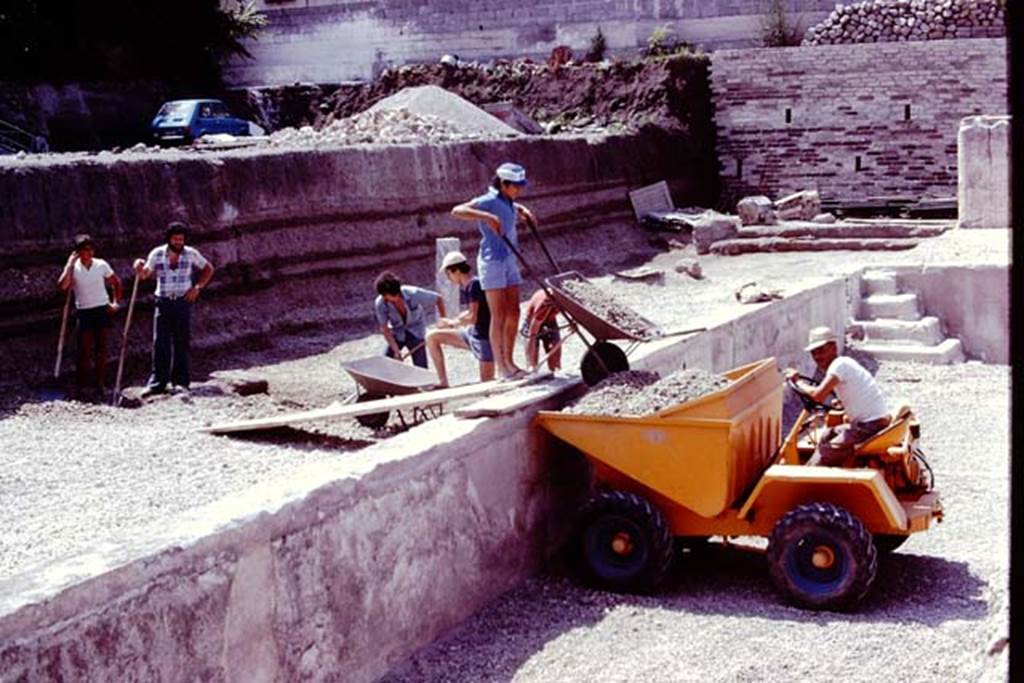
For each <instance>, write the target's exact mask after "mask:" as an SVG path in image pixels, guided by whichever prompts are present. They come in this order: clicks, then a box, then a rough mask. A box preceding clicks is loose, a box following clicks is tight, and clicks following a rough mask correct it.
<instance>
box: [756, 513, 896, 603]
mask: <svg viewBox="0 0 1024 683" xmlns="http://www.w3.org/2000/svg"><path fill="white" fill-rule="evenodd" d="M768 569H769V573H770V574H771V578H772V581H773V582H774V584H775V587H776V588H777V589H778V590H779V591H780V592H781V593H783V594H784V595H785V596H786V597H787V598H789V600H791V601H792V602H793V603H795V604H797V605H799V606H801V607H806V608H809V609H826V610H844V609H850V608H852V607H853V606H854V605H856V604H857V602H859V601H860V599H861V598H863V597H864V595H866V594H867V592H868V590H869V589H870V588H871V584H872V583H873V582H874V580H875V573H876V572H877V569H878V553H877V551H876V549H875V544H874V541H873V540H872V538H871V534H870V533H868V531H867V529H865V528H864V525H863V524H861V522H860V520H858V519H857V518H856V517H854V516H853V515H851V514H850V513H849V512H847V511H846V510H844V509H843V508H841V507H839V506H837V505H832V504H831V503H811V504H809V505H801V506H799V507H797V508H795V509H793V510H791V511H790V512H787V513H786V515H785V516H784V517H783V518H782V519H780V520H779V521H778V523H777V524H776V525H775V528H774V529H773V530H772V535H771V539H770V540H769V542H768Z"/></svg>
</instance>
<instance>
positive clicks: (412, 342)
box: [384, 332, 427, 368]
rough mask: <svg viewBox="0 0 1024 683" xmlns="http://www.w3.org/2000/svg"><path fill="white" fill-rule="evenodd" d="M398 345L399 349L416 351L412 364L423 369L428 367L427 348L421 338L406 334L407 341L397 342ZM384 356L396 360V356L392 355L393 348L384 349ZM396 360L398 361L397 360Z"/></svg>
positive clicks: (413, 353) (413, 354)
mask: <svg viewBox="0 0 1024 683" xmlns="http://www.w3.org/2000/svg"><path fill="white" fill-rule="evenodd" d="M395 342H396V343H397V344H398V348H399V349H410V350H411V349H416V350H415V351H413V352H412V363H413V365H418V366H420V367H421V368H425V367H427V347H426V346H424V345H423V340H422V339H420V338H419V337H416V336H414V335H411V334H409V333H408V332H406V333H405V339H403V340H402V341H399V340H397V339H396V340H395ZM417 346H418V347H419V348H418V349H417V348H416V347H417ZM384 355H385V356H387V357H388V358H395V354H393V353H391V347H390V346H386V347H384ZM395 360H398V359H397V358H396V359H395Z"/></svg>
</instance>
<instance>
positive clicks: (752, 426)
mask: <svg viewBox="0 0 1024 683" xmlns="http://www.w3.org/2000/svg"><path fill="white" fill-rule="evenodd" d="M725 376H726V377H728V378H729V379H731V380H732V382H730V384H729V385H728V386H727V387H725V388H724V389H721V390H719V391H716V392H714V393H711V394H707V395H705V396H702V397H699V398H697V399H694V400H691V401H687V402H686V403H682V404H679V405H677V406H672V407H670V408H667V409H665V410H662V411H660V412H658V413H655V414H654V415H649V416H643V417H615V416H603V415H571V414H566V413H560V412H554V411H541V412H540V413H539V414H538V418H537V419H538V421H539V423H540V424H541V426H543V427H544V429H546V430H548V431H549V432H551V433H552V434H554V435H555V436H557V437H558V438H559V439H562V440H563V441H565V442H567V443H569V444H571V445H573V446H575V447H576V448H578V449H579V450H580V451H582V452H583V453H584V454H585V455H586V456H587V457H589V458H590V459H592V460H593V461H594V462H595V463H596V464H597V465H598V470H599V472H600V469H601V468H608V469H610V470H612V471H614V472H616V473H619V474H621V475H623V476H626V477H628V478H630V479H632V480H635V481H637V482H639V483H640V484H643V485H644V486H646V487H648V488H650V489H652V490H654V491H656V492H657V493H659V494H661V495H663V496H665V497H667V498H669V499H670V500H672V501H675V502H676V503H678V504H679V505H681V506H683V507H686V508H688V509H690V510H692V511H694V512H695V513H697V514H698V515H701V516H703V517H713V516H715V515H718V514H719V513H721V512H722V511H723V510H725V509H726V508H727V507H729V506H730V505H731V504H733V503H734V502H735V501H736V500H737V499H738V498H739V497H740V496H741V495H742V494H743V493H744V492H746V491H749V490H750V488H751V487H752V486H753V485H754V483H755V482H756V481H757V479H758V477H760V475H761V473H762V472H764V470H765V469H766V468H767V467H768V466H769V465H770V464H771V460H772V457H773V456H774V455H775V454H776V452H777V449H778V446H779V443H780V439H781V424H780V423H781V415H782V381H781V379H780V378H779V374H778V368H777V366H776V363H775V359H774V358H768V359H765V360H762V361H759V362H757V363H751V364H749V365H744V366H742V367H738V368H735V369H733V370H730V371H729V372H727V373H725Z"/></svg>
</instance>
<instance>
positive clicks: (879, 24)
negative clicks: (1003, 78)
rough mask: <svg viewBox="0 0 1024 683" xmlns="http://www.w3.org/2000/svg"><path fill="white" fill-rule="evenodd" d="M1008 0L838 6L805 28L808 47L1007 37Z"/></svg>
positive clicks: (884, 0)
mask: <svg viewBox="0 0 1024 683" xmlns="http://www.w3.org/2000/svg"><path fill="white" fill-rule="evenodd" d="M1005 8H1006V2H1005V0H868V1H867V2H857V3H854V4H852V5H836V8H835V9H834V10H833V11H832V13H831V14H829V15H828V17H827V18H826V19H825V20H824V21H823V22H821V23H820V24H815V25H814V26H812V27H810V28H809V29H807V35H806V36H805V37H804V45H836V44H839V43H884V42H892V41H907V40H943V39H951V38H996V37H1002V36H1005V35H1006V24H1005V22H1006V13H1005Z"/></svg>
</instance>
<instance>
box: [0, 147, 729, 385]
mask: <svg viewBox="0 0 1024 683" xmlns="http://www.w3.org/2000/svg"><path fill="white" fill-rule="evenodd" d="M701 154H704V153H701ZM697 155H698V152H695V151H694V150H693V149H691V148H690V146H689V145H688V144H687V142H686V140H685V138H682V137H678V136H673V135H671V134H668V133H663V132H660V131H658V130H655V129H647V131H646V132H644V133H642V134H639V135H634V136H628V137H626V136H623V137H610V138H602V139H591V140H588V139H583V138H558V139H555V138H539V139H537V138H535V139H523V140H510V141H507V142H487V143H482V142H481V143H476V142H464V143H451V144H444V145H433V146H426V145H424V146H412V145H393V146H381V147H373V146H363V147H349V148H338V149H333V150H330V149H320V150H304V151H301V152H299V151H296V152H275V151H251V150H250V151H241V150H239V151H235V152H225V153H219V154H213V153H211V154H200V153H185V152H182V153H167V154H161V155H155V154H154V155H145V156H141V155H140V156H136V155H126V156H125V157H117V156H113V155H107V156H99V157H95V158H86V159H84V160H83V159H78V160H59V159H58V160H45V159H26V160H23V161H18V160H0V197H3V201H0V269H2V270H3V271H4V272H5V273H6V277H4V278H3V279H2V281H0V377H2V378H4V380H28V379H32V378H33V377H38V376H40V375H41V374H43V373H45V371H46V368H47V367H52V363H53V350H54V347H55V339H56V336H57V331H58V329H59V326H60V309H61V305H62V304H63V298H62V297H61V296H60V295H59V294H58V293H57V290H56V287H55V282H56V277H57V275H58V274H59V270H60V268H61V266H62V265H63V263H64V262H65V260H66V259H67V254H68V252H69V250H70V244H71V239H72V236H73V235H74V234H75V233H77V232H89V233H91V234H92V236H93V237H94V238H96V240H97V242H98V245H99V248H98V252H97V256H100V257H102V258H107V259H108V260H109V261H111V265H112V266H114V268H115V269H116V270H117V271H118V272H119V273H120V275H121V276H122V278H127V277H128V276H129V274H130V269H129V264H130V261H131V259H132V258H135V257H139V256H142V255H144V254H145V253H146V252H148V250H149V249H151V248H152V247H154V246H156V245H157V244H159V243H161V242H162V241H163V230H164V228H165V226H166V224H167V223H168V222H169V221H171V220H184V221H185V222H186V223H188V224H190V225H191V226H193V228H194V234H193V237H192V242H193V243H194V244H195V245H196V246H197V247H198V248H199V249H200V250H201V251H202V252H203V253H204V254H205V255H206V256H208V257H209V258H210V259H211V260H212V261H213V263H214V264H215V265H216V267H217V269H218V270H217V274H216V276H215V278H214V280H213V282H212V284H211V286H210V287H209V289H208V290H207V291H205V292H204V296H203V301H202V303H201V304H200V305H199V306H198V307H197V309H196V310H195V314H196V319H195V320H194V321H193V341H194V344H195V345H196V346H197V347H198V348H200V349H202V348H226V347H228V346H233V345H235V344H239V343H246V342H254V343H263V342H265V341H266V340H267V339H274V338H276V337H279V336H281V335H282V334H284V333H286V332H294V331H298V330H303V329H307V328H311V327H325V328H326V327H330V326H335V327H337V328H339V329H341V328H342V327H343V326H344V327H345V328H347V329H348V331H351V330H352V329H359V328H360V327H364V328H365V327H366V326H368V325H369V323H370V318H371V311H370V302H371V301H372V298H373V292H372V282H373V278H374V277H375V276H376V274H377V273H378V272H379V271H380V270H381V269H383V268H392V269H394V270H396V271H397V272H398V273H399V274H400V275H401V276H402V277H403V278H404V279H405V280H406V281H408V282H411V283H414V284H420V285H424V286H429V285H430V284H432V283H433V282H434V272H433V269H432V267H431V264H432V263H433V261H434V258H433V257H434V240H435V238H437V237H442V236H453V237H460V238H462V239H463V244H464V245H466V246H467V250H468V252H469V253H468V254H467V255H468V256H469V257H470V258H472V257H473V256H474V253H473V252H474V250H475V247H476V244H477V242H478V241H479V239H478V235H477V230H476V226H475V225H473V224H472V223H468V222H463V221H457V220H455V219H453V218H451V216H450V215H449V211H450V209H451V207H452V206H454V205H455V204H456V203H459V202H461V201H465V200H467V199H470V198H471V197H474V196H476V195H478V194H480V193H482V192H483V191H484V190H485V189H486V186H487V183H488V182H489V178H490V175H491V174H492V173H493V169H494V168H496V167H497V165H498V164H499V163H501V162H502V161H505V160H508V159H515V160H517V161H519V162H520V163H522V164H524V165H525V166H526V168H527V169H528V172H529V174H530V178H531V185H530V188H529V191H528V193H527V194H526V195H525V196H524V201H525V202H526V203H527V204H528V205H529V206H530V207H531V208H532V209H533V211H534V213H535V214H536V215H537V216H538V219H539V221H540V225H541V231H542V234H543V235H544V236H545V239H546V241H547V242H548V243H549V246H550V247H551V248H552V250H554V251H555V253H556V254H558V255H559V256H562V257H563V258H562V263H564V264H565V266H566V267H582V268H584V269H587V266H588V264H589V267H593V266H594V265H600V266H601V269H602V270H607V269H608V268H610V267H612V266H613V265H616V264H618V265H621V264H622V263H624V262H628V261H629V260H630V259H631V258H635V257H636V256H637V254H645V253H650V247H649V246H648V245H647V238H648V235H647V234H646V233H645V232H644V231H642V230H641V229H639V228H638V226H637V225H636V221H635V219H634V217H633V214H632V210H631V208H630V204H629V200H628V196H627V193H628V191H629V190H632V189H635V188H636V187H640V186H643V185H645V184H648V183H652V182H655V181H657V180H661V179H663V178H665V179H668V181H669V183H670V185H671V187H672V192H673V197H674V198H675V200H676V201H677V202H678V203H679V204H680V205H681V206H685V205H691V204H696V205H708V202H709V201H710V197H709V193H710V192H711V189H710V188H711V187H712V184H713V182H714V179H713V178H709V176H708V174H707V173H704V172H702V169H706V168H708V166H709V160H708V159H706V158H698V156H697ZM584 236H585V239H581V238H583V237H584ZM532 242H533V241H532V240H528V239H524V250H525V252H526V256H527V258H541V253H540V251H539V250H537V248H536V246H535V245H534V244H533V243H532ZM583 245H587V246H583ZM609 245H615V248H614V249H612V248H609ZM151 288H152V285H151V284H149V283H146V284H145V285H143V287H142V289H141V293H142V294H143V295H144V296H143V299H142V307H141V309H140V310H139V313H140V316H139V317H137V318H136V322H135V325H134V330H133V333H134V336H133V337H132V339H131V340H130V345H129V348H130V349H131V350H132V351H133V352H135V353H136V356H137V357H139V358H144V357H145V355H146V353H148V348H149V342H148V338H149V334H150V332H149V330H148V329H147V327H148V326H149V325H150V324H151V323H150V320H151V317H150V310H151V305H150V299H151V297H150V292H152V289H151ZM202 359H203V354H199V356H198V357H197V361H198V363H199V364H200V365H199V366H198V368H197V369H198V370H199V371H202V370H203V369H204V368H203V365H202V363H203V360H202ZM129 381H132V378H131V376H130V375H129Z"/></svg>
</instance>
